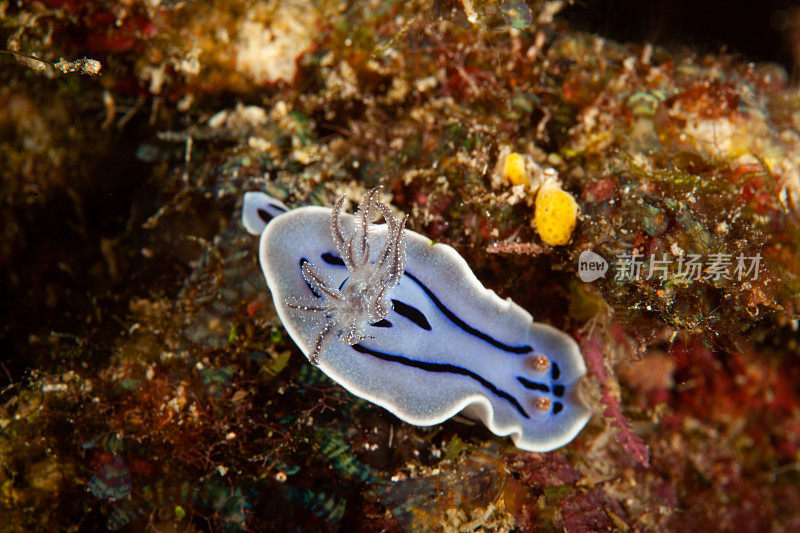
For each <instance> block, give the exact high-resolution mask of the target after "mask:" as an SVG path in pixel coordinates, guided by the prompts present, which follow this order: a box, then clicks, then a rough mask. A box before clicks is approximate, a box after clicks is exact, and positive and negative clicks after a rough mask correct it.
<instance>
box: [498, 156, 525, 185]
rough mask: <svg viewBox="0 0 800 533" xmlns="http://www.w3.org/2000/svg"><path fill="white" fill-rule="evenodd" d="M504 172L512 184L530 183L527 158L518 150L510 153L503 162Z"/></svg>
mask: <svg viewBox="0 0 800 533" xmlns="http://www.w3.org/2000/svg"><path fill="white" fill-rule="evenodd" d="M503 174H504V175H505V177H506V178H508V181H510V182H511V184H512V185H524V184H526V183H528V173H527V172H526V171H525V158H524V157H522V156H521V155H520V154H518V153H516V152H511V153H510V154H508V155H507V156H506V160H505V163H504V164H503Z"/></svg>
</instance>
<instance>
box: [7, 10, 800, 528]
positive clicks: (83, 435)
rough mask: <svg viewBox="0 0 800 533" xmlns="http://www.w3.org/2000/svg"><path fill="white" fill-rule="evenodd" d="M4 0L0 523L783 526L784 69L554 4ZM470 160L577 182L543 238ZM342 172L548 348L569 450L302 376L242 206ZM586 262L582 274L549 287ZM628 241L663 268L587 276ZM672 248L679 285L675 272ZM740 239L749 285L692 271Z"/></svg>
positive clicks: (787, 477) (789, 103) (793, 468)
mask: <svg viewBox="0 0 800 533" xmlns="http://www.w3.org/2000/svg"><path fill="white" fill-rule="evenodd" d="M23 4H24V5H25V7H22V8H20V7H16V6H17V4H16V3H15V2H0V19H2V27H0V37H2V43H3V44H4V46H5V47H6V49H7V50H8V51H9V52H5V53H3V55H2V56H0V59H2V61H3V67H2V69H0V78H1V79H2V83H0V172H1V174H0V201H2V208H0V232H1V234H2V237H0V287H2V292H3V295H2V297H0V332H2V333H0V335H1V336H2V337H1V340H0V350H2V352H3V354H4V357H5V358H6V359H5V361H4V365H3V367H2V370H1V371H0V381H1V382H2V383H3V388H2V391H1V392H0V524H5V525H6V530H12V531H29V530H52V531H56V530H64V531H66V530H72V531H78V530H81V531H83V530H102V529H105V528H106V527H110V528H112V529H120V528H125V529H127V530H129V531H138V530H141V529H143V528H145V527H148V526H149V527H152V528H153V529H154V530H158V531H178V530H182V531H186V530H208V529H214V530H242V529H243V530H254V531H317V530H322V531H335V530H345V531H358V530H362V531H377V530H387V531H402V530H406V531H435V530H439V529H442V528H443V529H444V530H446V531H510V530H518V531H529V530H537V531H563V530H565V531H571V532H573V531H592V530H609V529H610V530H680V531H708V530H710V529H720V528H721V529H727V530H732V529H737V530H739V531H768V530H774V531H784V530H798V529H800V490H798V486H800V472H798V464H800V409H799V408H798V399H800V347H798V337H799V334H798V311H799V310H800V277H799V276H800V226H799V224H798V222H799V218H798V214H799V213H800V173H798V165H800V134H798V128H800V91H799V90H798V88H797V87H796V86H794V85H792V84H790V83H789V82H788V81H787V76H786V74H785V72H784V71H783V70H781V69H780V68H778V67H775V66H771V65H759V64H750V63H747V62H745V61H744V60H742V59H741V58H734V57H729V56H725V55H714V56H700V55H698V54H692V53H691V52H685V53H679V52H668V51H665V50H661V49H659V48H653V47H650V46H632V45H620V44H616V43H614V42H609V41H604V40H603V39H601V38H599V37H597V36H593V35H589V34H583V33H579V32H576V31H574V30H572V29H571V28H570V27H569V26H568V25H567V24H566V23H565V22H563V21H561V20H560V19H559V18H558V17H555V18H554V17H553V15H554V14H555V13H556V12H557V11H558V8H559V4H558V3H557V2H540V1H534V2H531V3H530V4H528V5H526V4H525V3H522V2H520V1H518V0H517V1H504V2H479V1H476V2H468V1H466V0H465V1H464V2H463V3H459V2H454V1H437V2H431V3H429V2H423V1H415V2H403V1H395V2H392V1H384V2H380V1H368V2H349V3H348V2H341V1H338V0H316V1H313V2H304V1H301V0H288V1H277V0H276V1H273V2H270V1H260V2H246V1H244V0H232V1H223V0H208V1H205V2H166V1H159V0H125V1H122V0H107V1H103V2H76V1H62V0H43V1H40V2H23ZM12 52H13V53H12ZM15 53H16V54H23V55H27V56H36V57H38V58H41V60H40V61H36V60H30V59H25V58H24V57H21V56H19V55H15ZM61 58H64V59H65V60H66V61H75V60H79V59H82V58H90V59H96V60H99V62H100V64H101V70H100V72H99V74H92V72H91V70H92V68H91V67H92V65H91V64H87V63H82V64H76V65H71V66H70V65H67V64H64V63H61V65H60V66H59V67H56V66H54V64H56V63H57V62H58V61H59V59H61ZM70 67H73V68H70ZM69 70H75V72H69ZM504 149H506V150H512V151H514V152H518V153H521V154H525V155H527V156H530V157H531V158H532V160H533V161H535V162H536V163H537V164H538V165H540V166H541V167H543V168H546V167H551V168H554V169H555V170H557V171H558V174H559V177H560V179H561V182H562V184H563V187H564V189H565V190H566V191H568V192H569V193H571V194H572V195H573V196H574V197H575V198H576V199H577V201H578V204H579V205H580V209H581V216H580V220H579V222H578V225H577V228H576V230H575V232H574V234H573V236H572V240H571V242H569V243H568V244H567V245H564V246H558V247H549V246H546V245H544V244H543V243H542V242H541V241H540V240H539V237H538V235H537V234H536V231H535V230H534V228H533V227H532V226H531V220H532V218H533V195H532V194H530V193H529V191H528V190H527V189H526V187H525V185H519V186H516V187H512V185H511V184H510V183H507V182H505V181H504V180H503V179H502V176H500V177H498V176H497V175H496V173H495V170H494V169H495V166H496V162H497V159H498V154H499V153H500V152H501V151H502V150H504ZM376 184H383V185H384V186H385V191H386V192H387V194H388V195H389V196H390V197H391V198H392V203H393V205H394V206H395V207H396V208H398V209H399V210H402V211H404V212H407V213H409V214H410V215H411V217H410V219H409V223H408V226H409V227H410V228H411V229H413V230H415V231H418V232H420V233H423V234H426V235H429V236H430V237H431V238H433V239H436V240H438V241H441V242H445V243H448V244H450V245H452V246H454V247H455V248H456V249H457V250H458V251H459V252H460V253H461V254H463V255H464V257H465V258H466V259H467V260H468V262H469V263H470V264H471V265H472V266H473V268H474V269H475V271H476V273H477V274H478V276H479V278H480V279H481V280H482V281H483V282H484V283H485V284H486V285H487V286H488V287H490V288H492V289H494V290H495V291H496V292H497V293H499V294H500V295H501V296H513V297H514V299H515V301H516V302H517V303H519V304H520V305H521V306H523V307H525V308H526V309H528V310H529V311H531V313H532V314H533V315H534V316H535V317H536V319H537V320H540V321H544V322H548V323H551V324H553V325H555V326H557V327H559V328H563V329H564V330H565V331H567V332H568V333H570V334H571V335H573V336H574V337H575V338H576V339H578V340H579V341H580V342H581V344H582V347H583V351H584V355H585V357H586V360H587V367H588V368H589V370H590V374H589V376H588V377H587V380H586V383H585V387H584V388H585V392H586V396H587V401H588V402H589V403H590V404H591V406H592V409H593V410H594V411H595V416H594V417H593V418H592V420H591V421H590V423H589V425H588V426H587V427H586V428H585V429H584V431H583V432H582V433H581V435H580V436H579V437H578V438H577V439H576V440H575V441H574V442H572V443H571V444H569V445H568V446H566V447H564V448H562V449H560V450H557V451H555V452H552V453H546V454H539V453H527V452H522V451H520V450H517V449H515V448H514V447H513V446H512V445H511V444H510V442H509V441H508V440H507V439H503V438H497V437H495V436H493V435H492V434H490V433H489V432H488V431H486V430H485V429H484V428H483V427H482V426H480V425H477V426H475V425H467V424H464V423H460V422H457V421H451V422H448V423H446V424H442V425H439V426H434V427H429V428H420V427H414V426H410V425H407V424H404V423H401V422H399V421H398V420H397V419H395V418H394V417H393V416H391V415H390V414H388V413H386V412H385V411H383V410H382V409H380V408H378V407H375V406H373V405H370V404H368V403H366V402H364V401H362V400H359V399H358V398H355V397H353V396H351V395H350V394H348V393H346V392H345V391H343V389H341V387H339V386H338V385H337V384H336V383H333V382H331V381H330V380H328V379H327V378H326V377H325V376H324V375H322V374H321V373H320V372H319V371H317V370H316V369H314V368H313V367H311V366H310V365H309V364H308V363H307V362H306V360H305V358H304V357H303V355H302V354H301V353H300V351H299V350H298V349H297V347H296V346H295V345H294V343H293V342H292V341H291V339H289V338H288V337H287V335H286V334H285V331H284V330H283V329H282V326H281V324H280V322H279V321H278V320H277V318H276V316H275V314H274V310H273V308H272V302H271V299H270V297H269V294H268V292H267V291H266V287H265V284H264V281H263V279H262V277H261V274H260V271H259V268H258V265H257V259H256V240H255V239H253V238H252V237H250V236H248V235H246V234H245V233H244V231H243V228H242V227H241V224H240V223H239V222H238V219H237V217H238V209H239V208H240V204H241V195H242V193H243V192H244V191H248V190H265V191H268V192H271V193H272V194H274V195H276V196H278V197H280V198H282V199H284V201H286V202H287V203H288V204H290V205H292V206H300V205H306V204H321V205H331V204H332V202H333V201H334V199H335V198H336V197H337V196H338V195H339V194H341V193H343V192H350V193H351V197H355V198H358V197H360V195H361V194H362V193H363V191H364V190H366V189H367V188H369V187H373V186H375V185H376ZM585 250H593V251H594V252H596V253H598V254H599V255H601V256H602V257H604V258H605V259H607V260H608V261H610V262H612V267H611V271H610V272H609V273H608V275H607V276H606V277H605V278H602V279H600V280H597V281H595V282H592V283H583V282H581V281H579V280H578V278H577V277H576V275H575V273H576V265H577V261H578V256H579V255H580V254H581V252H583V251H585ZM634 253H635V254H639V255H640V256H646V257H648V258H649V257H650V255H651V254H655V257H656V258H658V259H666V260H667V263H668V266H667V267H665V268H666V270H663V269H658V270H656V271H655V272H656V275H654V276H652V277H651V276H647V275H644V274H643V275H642V276H640V278H639V279H634V278H630V279H617V276H616V275H615V274H616V269H615V265H614V264H613V263H614V262H616V261H617V257H618V256H620V255H628V256H630V255H632V254H634ZM662 254H665V255H662ZM693 254H697V255H698V256H700V258H701V259H702V260H703V261H704V262H705V263H704V264H705V266H706V270H705V271H704V272H702V273H701V274H702V276H701V279H693V278H692V277H691V276H690V277H683V278H681V277H679V276H677V271H676V269H677V268H678V265H679V259H680V258H684V260H685V259H687V258H689V257H690V256H692V255H693ZM715 254H716V255H715ZM740 254H741V255H742V256H743V257H756V256H758V257H761V258H762V261H761V264H760V271H759V273H758V276H756V277H755V279H752V278H753V276H748V277H747V279H743V280H738V279H735V278H734V279H726V277H725V276H722V275H714V274H713V272H714V271H713V269H712V270H709V269H708V267H709V266H710V264H711V262H713V261H711V259H710V258H717V259H720V260H722V258H724V257H731V258H733V259H732V261H733V265H732V266H731V270H730V272H731V274H732V273H733V267H735V266H736V257H737V256H739V255H740ZM660 265H661V264H660V263H653V266H660ZM718 266H719V264H718ZM650 268H651V263H650V262H649V261H645V262H644V266H643V269H644V271H643V272H644V273H647V272H649V269H650ZM729 277H733V276H729ZM443 524H444V525H443Z"/></svg>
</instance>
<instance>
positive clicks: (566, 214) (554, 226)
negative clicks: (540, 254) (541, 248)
mask: <svg viewBox="0 0 800 533" xmlns="http://www.w3.org/2000/svg"><path fill="white" fill-rule="evenodd" d="M533 221H534V222H535V224H536V231H538V232H539V237H541V239H542V241H544V242H545V243H546V244H549V245H550V246H558V245H561V244H567V243H568V242H569V239H570V237H572V230H574V229H575V224H576V223H577V221H578V203H577V202H576V201H575V199H574V198H573V197H572V195H570V194H569V193H568V192H565V191H564V190H562V189H561V188H560V187H559V186H558V184H555V183H545V184H543V185H542V187H541V188H540V189H539V193H538V194H537V195H536V209H535V211H534V215H533Z"/></svg>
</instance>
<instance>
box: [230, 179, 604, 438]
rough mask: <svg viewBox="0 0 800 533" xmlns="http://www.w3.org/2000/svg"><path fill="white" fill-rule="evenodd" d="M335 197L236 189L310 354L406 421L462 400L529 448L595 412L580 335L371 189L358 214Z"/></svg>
mask: <svg viewBox="0 0 800 533" xmlns="http://www.w3.org/2000/svg"><path fill="white" fill-rule="evenodd" d="M343 202H344V197H342V198H340V199H339V201H338V202H336V205H335V206H334V208H333V209H330V208H324V207H302V208H299V209H294V210H289V209H288V208H287V207H286V206H285V205H283V204H282V203H280V202H279V201H277V200H275V199H274V198H271V197H270V196H267V195H266V194H263V193H258V192H249V193H247V194H245V197H244V209H243V215H242V218H243V222H244V225H245V227H246V228H247V230H248V231H249V232H250V233H252V234H255V235H259V234H260V235H261V244H260V250H259V259H260V262H261V267H262V270H263V271H264V276H265V277H266V280H267V285H268V287H269V289H270V292H271V293H272V297H273V300H274V303H275V309H276V310H277V313H278V316H279V317H280V319H281V320H282V321H283V324H284V326H285V327H286V330H287V331H288V332H289V334H290V335H291V337H292V339H294V341H295V342H296V343H297V345H298V346H299V347H300V349H301V350H302V351H303V353H305V354H306V356H307V357H308V358H309V360H310V361H311V362H312V363H313V364H317V365H318V366H319V368H320V369H321V370H322V371H323V372H325V373H326V374H327V375H328V376H330V377H331V378H332V379H334V380H336V381H337V382H339V383H340V384H341V385H342V386H343V387H344V388H346V389H347V390H349V391H350V392H352V393H353V394H355V395H357V396H360V397H362V398H365V399H367V400H369V401H371V402H373V403H375V404H378V405H380V406H382V407H384V408H386V409H388V410H389V411H391V412H392V413H394V414H395V415H396V416H397V417H399V418H400V419H402V420H404V421H406V422H408V423H411V424H416V425H432V424H438V423H440V422H443V421H444V420H447V419H448V418H450V417H452V416H453V415H455V414H458V413H461V414H463V415H465V416H468V417H471V418H477V419H480V420H482V421H483V423H484V424H486V426H487V427H488V428H489V429H490V430H491V431H492V432H494V433H495V434H497V435H510V436H511V438H512V440H513V441H514V444H516V446H518V447H519V448H522V449H525V450H530V451H539V452H543V451H549V450H552V449H554V448H558V447H559V446H563V445H564V444H566V443H568V442H569V441H571V440H572V439H573V438H574V437H575V436H576V435H577V434H578V433H579V432H580V430H581V429H582V428H583V426H584V425H585V424H586V422H587V421H588V419H589V416H590V412H589V410H588V409H587V408H586V407H585V406H584V405H583V404H582V403H581V401H580V400H579V399H578V397H577V391H576V388H577V383H578V382H579V381H580V379H581V378H582V377H583V376H584V375H585V374H586V367H585V365H584V362H583V358H582V356H581V353H580V350H579V349H578V345H577V344H576V343H575V341H574V340H573V339H572V338H571V337H569V336H568V335H566V334H564V333H563V332H561V331H559V330H557V329H555V328H553V327H551V326H548V325H546V324H540V323H536V322H534V321H533V318H532V317H531V315H530V314H529V313H528V312H526V311H525V310H524V309H522V308H521V307H519V306H518V305H516V304H515V303H514V302H512V301H511V300H510V299H506V300H503V299H501V298H500V297H498V296H497V294H495V293H494V291H491V290H487V289H486V288H485V287H483V285H481V283H480V281H478V279H477V278H476V277H475V275H474V274H473V273H472V271H471V270H470V268H469V266H468V265H467V263H466V261H464V259H463V258H462V257H461V256H460V255H459V254H458V252H456V251H455V250H454V249H453V248H451V247H450V246H447V245H445V244H433V243H432V241H431V240H430V239H428V238H427V237H424V236H423V235H420V234H418V233H415V232H413V231H409V230H406V229H404V226H405V217H404V218H402V219H400V220H398V219H397V218H395V216H394V215H393V214H392V212H391V210H390V209H389V207H388V206H386V205H385V204H383V203H381V202H380V201H378V189H373V190H371V191H369V192H368V193H367V194H366V195H365V197H364V199H363V200H362V201H361V203H360V205H359V211H358V213H357V214H356V216H353V215H347V214H343V213H342V206H343ZM381 216H382V217H383V218H384V220H385V221H386V223H385V224H380V225H374V224H373V223H374V222H375V221H377V220H378V218H379V217H381Z"/></svg>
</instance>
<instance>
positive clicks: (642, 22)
mask: <svg viewBox="0 0 800 533" xmlns="http://www.w3.org/2000/svg"><path fill="white" fill-rule="evenodd" d="M559 16H560V17H561V18H562V19H564V20H567V21H569V22H570V23H571V24H572V25H573V26H574V27H576V28H578V29H581V30H584V31H589V32H593V33H598V34H600V35H602V36H604V37H606V38H608V39H611V40H615V41H622V42H651V43H654V44H659V45H663V46H667V47H675V46H678V47H685V48H693V49H696V50H698V51H700V52H708V53H719V52H720V51H721V50H723V51H727V52H732V53H735V54H738V55H741V56H742V58H743V59H746V60H753V61H769V62H775V63H780V64H781V65H783V66H784V68H786V71H787V72H788V73H789V74H790V76H791V77H792V79H793V80H796V79H797V76H796V66H795V65H796V53H797V50H798V48H800V32H798V29H800V2H798V1H790V0H594V1H591V0H586V1H582V0H574V3H573V5H572V6H568V7H566V8H565V9H564V10H563V11H561V13H560V14H559ZM792 41H794V42H795V44H794V45H793V44H792ZM793 46H794V47H795V51H794V52H793V50H792V48H793Z"/></svg>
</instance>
